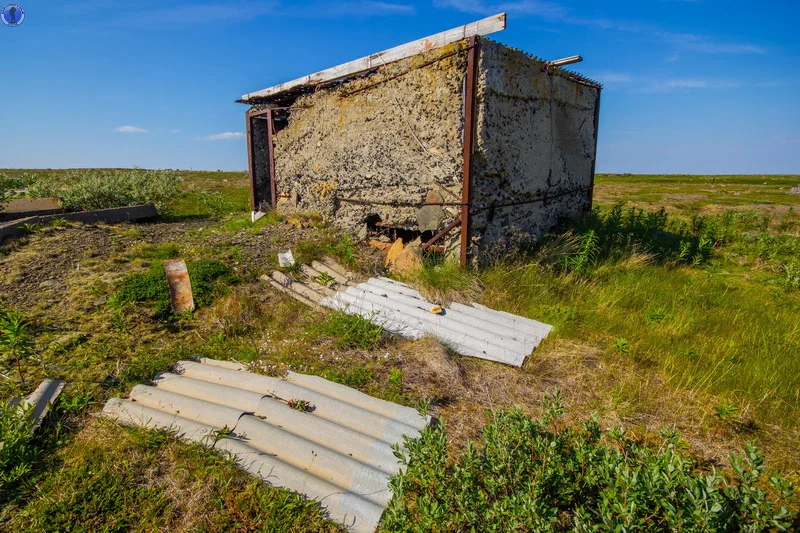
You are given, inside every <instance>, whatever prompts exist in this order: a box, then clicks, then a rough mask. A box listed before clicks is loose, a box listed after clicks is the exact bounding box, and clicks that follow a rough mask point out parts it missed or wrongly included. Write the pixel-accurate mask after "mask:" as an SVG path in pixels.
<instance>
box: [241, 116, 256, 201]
mask: <svg viewBox="0 0 800 533" xmlns="http://www.w3.org/2000/svg"><path fill="white" fill-rule="evenodd" d="M244 120H245V122H246V123H247V172H248V173H249V175H250V211H253V212H255V211H256V170H255V166H256V165H255V160H254V159H253V155H254V154H253V132H252V131H251V130H250V123H251V122H252V121H253V118H252V117H251V116H250V114H249V113H245V114H244Z"/></svg>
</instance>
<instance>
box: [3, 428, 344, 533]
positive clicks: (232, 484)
mask: <svg viewBox="0 0 800 533" xmlns="http://www.w3.org/2000/svg"><path fill="white" fill-rule="evenodd" d="M65 452H66V453H65ZM37 485H38V486H37V487H36V488H35V489H34V491H33V493H32V494H31V495H30V496H29V498H30V499H29V501H28V502H27V504H26V503H25V502H21V501H18V500H17V501H12V504H11V505H9V506H7V507H6V508H5V509H4V510H3V511H2V514H3V518H4V519H5V520H7V521H6V522H5V523H4V528H8V530H10V531H19V532H23V531H24V532H34V531H48V532H51V531H52V532H58V531H72V532H87V533H89V532H92V533H93V532H95V531H155V530H165V531H252V532H256V531H282V532H312V531H313V532H317V531H326V532H334V531H341V529H340V528H338V527H337V526H335V525H334V524H332V523H330V522H328V521H326V520H325V518H324V516H323V515H322V512H321V510H320V508H319V506H318V505H317V504H316V503H314V502H308V501H305V500H304V499H303V498H302V497H301V496H299V495H297V494H293V493H290V492H288V491H285V490H279V489H272V488H270V487H268V486H266V485H265V484H263V483H259V482H257V481H255V480H254V479H253V478H251V477H249V476H248V475H247V474H245V473H244V472H242V471H241V470H239V469H238V468H236V467H235V466H234V465H233V464H231V463H230V462H229V461H226V460H225V459H224V458H222V457H220V456H218V455H217V454H215V453H214V452H213V451H211V450H208V449H206V448H204V447H202V446H200V445H187V444H183V443H181V442H179V441H177V440H176V439H174V438H172V437H171V436H169V435H168V434H166V433H164V432H150V431H144V430H135V429H127V428H122V427H120V426H117V425H116V424H113V423H110V422H108V421H96V422H91V423H90V424H89V427H88V428H87V431H85V432H83V433H82V434H81V435H79V436H77V437H76V438H75V440H74V443H73V445H72V446H70V447H67V448H66V449H62V450H61V451H59V452H57V453H56V455H55V456H53V457H51V460H50V461H49V464H47V465H46V466H45V467H44V469H43V470H42V471H40V472H39V473H38V482H37Z"/></svg>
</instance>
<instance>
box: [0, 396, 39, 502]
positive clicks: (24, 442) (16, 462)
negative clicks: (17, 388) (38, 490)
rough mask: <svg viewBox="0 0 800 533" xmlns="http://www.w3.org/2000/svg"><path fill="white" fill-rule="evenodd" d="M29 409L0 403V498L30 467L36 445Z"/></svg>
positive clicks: (31, 468)
mask: <svg viewBox="0 0 800 533" xmlns="http://www.w3.org/2000/svg"><path fill="white" fill-rule="evenodd" d="M31 409H32V408H30V407H24V406H23V405H22V404H18V405H16V406H13V407H6V406H5V403H3V404H0V501H2V500H3V499H5V493H6V492H7V491H8V490H9V488H10V487H11V486H13V485H14V484H16V483H17V482H18V481H19V480H20V479H22V478H23V477H25V476H26V475H27V474H28V473H30V472H31V470H33V465H34V462H35V461H36V459H37V456H38V448H37V447H36V445H35V443H34V437H33V433H32V432H31V422H30V420H29V419H28V415H29V414H30V411H31Z"/></svg>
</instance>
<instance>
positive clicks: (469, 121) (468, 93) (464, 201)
mask: <svg viewBox="0 0 800 533" xmlns="http://www.w3.org/2000/svg"><path fill="white" fill-rule="evenodd" d="M477 52H478V40H477V38H476V37H474V36H473V37H470V38H469V52H468V53H467V79H466V86H465V89H464V173H463V178H462V180H461V265H462V266H466V265H467V262H468V261H469V245H470V218H469V210H470V206H471V201H472V196H471V190H470V189H471V188H472V151H473V144H474V141H475V85H476V83H477V78H478V75H477V72H478V54H477Z"/></svg>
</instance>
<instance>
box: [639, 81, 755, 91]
mask: <svg viewBox="0 0 800 533" xmlns="http://www.w3.org/2000/svg"><path fill="white" fill-rule="evenodd" d="M741 86H742V84H741V83H740V82H738V81H730V80H707V79H699V78H682V79H672V80H664V81H658V82H654V83H652V84H651V85H650V86H648V87H645V88H643V89H642V90H641V92H644V93H658V92H671V91H690V90H702V89H733V88H736V87H741Z"/></svg>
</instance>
